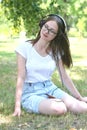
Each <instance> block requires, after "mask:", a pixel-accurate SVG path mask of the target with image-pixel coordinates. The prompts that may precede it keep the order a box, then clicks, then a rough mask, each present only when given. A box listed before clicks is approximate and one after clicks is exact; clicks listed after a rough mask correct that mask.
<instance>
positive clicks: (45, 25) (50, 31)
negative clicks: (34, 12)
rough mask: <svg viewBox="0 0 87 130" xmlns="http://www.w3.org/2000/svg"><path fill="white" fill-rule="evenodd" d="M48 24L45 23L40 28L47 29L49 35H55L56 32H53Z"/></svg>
mask: <svg viewBox="0 0 87 130" xmlns="http://www.w3.org/2000/svg"><path fill="white" fill-rule="evenodd" d="M48 27H49V26H48V25H47V24H44V25H43V26H42V29H43V30H44V31H48V34H50V35H52V36H53V35H56V34H57V33H56V32H54V31H53V29H52V28H50V29H49V28H48Z"/></svg>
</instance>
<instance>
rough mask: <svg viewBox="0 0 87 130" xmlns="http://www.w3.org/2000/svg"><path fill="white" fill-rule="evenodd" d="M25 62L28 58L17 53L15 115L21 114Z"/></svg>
mask: <svg viewBox="0 0 87 130" xmlns="http://www.w3.org/2000/svg"><path fill="white" fill-rule="evenodd" d="M25 64H26V60H25V58H23V57H22V56H21V55H20V54H18V53H17V67H18V74H17V84H16V95H15V110H14V113H13V116H20V115H21V95H22V87H23V84H24V79H25V74H26V71H25Z"/></svg>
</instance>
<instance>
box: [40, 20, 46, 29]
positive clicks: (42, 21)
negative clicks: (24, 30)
mask: <svg viewBox="0 0 87 130" xmlns="http://www.w3.org/2000/svg"><path fill="white" fill-rule="evenodd" d="M45 22H46V20H41V21H40V23H39V26H40V28H42V26H43V25H44V24H45Z"/></svg>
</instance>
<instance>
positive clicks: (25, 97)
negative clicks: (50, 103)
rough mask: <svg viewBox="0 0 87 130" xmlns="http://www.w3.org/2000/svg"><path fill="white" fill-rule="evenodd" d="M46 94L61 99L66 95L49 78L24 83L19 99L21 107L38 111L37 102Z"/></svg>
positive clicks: (45, 96)
mask: <svg viewBox="0 0 87 130" xmlns="http://www.w3.org/2000/svg"><path fill="white" fill-rule="evenodd" d="M47 94H48V95H51V96H54V97H55V98H58V99H62V98H63V97H64V96H65V95H66V93H65V92H64V91H62V90H61V89H60V88H58V87H57V86H56V85H55V84H54V83H53V82H52V81H50V80H47V81H44V82H37V83H24V86H23V93H22V99H21V103H22V107H23V108H24V109H25V110H26V111H28V112H33V113H39V110H38V108H39V104H40V102H41V101H42V100H44V99H47V98H48V96H47Z"/></svg>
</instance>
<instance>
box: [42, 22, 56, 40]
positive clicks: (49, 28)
mask: <svg viewBox="0 0 87 130" xmlns="http://www.w3.org/2000/svg"><path fill="white" fill-rule="evenodd" d="M57 32H58V25H57V23H56V22H55V21H48V22H46V23H45V24H44V25H43V26H42V29H41V32H40V36H41V39H43V40H45V41H47V42H50V41H51V40H53V39H54V38H55V37H56V35H57Z"/></svg>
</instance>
